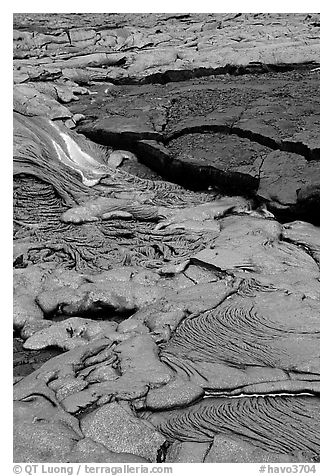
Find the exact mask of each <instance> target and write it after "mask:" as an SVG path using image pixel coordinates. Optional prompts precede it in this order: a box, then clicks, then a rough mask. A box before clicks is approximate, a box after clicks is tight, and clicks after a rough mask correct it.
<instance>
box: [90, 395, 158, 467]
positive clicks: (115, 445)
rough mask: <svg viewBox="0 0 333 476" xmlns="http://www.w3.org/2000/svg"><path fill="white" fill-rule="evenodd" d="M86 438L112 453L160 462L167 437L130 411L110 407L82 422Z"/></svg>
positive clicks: (94, 413)
mask: <svg viewBox="0 0 333 476" xmlns="http://www.w3.org/2000/svg"><path fill="white" fill-rule="evenodd" d="M81 428H82V431H83V433H84V435H85V436H87V437H90V438H92V439H93V440H94V441H96V442H98V443H102V444H103V445H104V446H106V448H108V449H109V450H111V451H115V452H117V453H119V452H125V453H132V454H136V455H138V456H141V457H143V458H147V459H148V460H149V461H156V459H157V452H158V450H159V448H160V447H161V446H162V444H163V443H164V441H165V439H164V437H163V436H162V435H161V434H160V433H159V432H157V431H156V430H155V429H154V427H153V426H152V425H149V424H147V422H145V421H143V420H140V419H138V418H136V417H135V416H134V415H133V414H131V411H130V409H126V407H123V406H121V405H120V404H118V403H109V404H107V405H104V406H103V408H101V409H99V410H96V411H94V412H92V413H90V414H89V415H88V416H86V417H84V418H83V419H82V420H81Z"/></svg>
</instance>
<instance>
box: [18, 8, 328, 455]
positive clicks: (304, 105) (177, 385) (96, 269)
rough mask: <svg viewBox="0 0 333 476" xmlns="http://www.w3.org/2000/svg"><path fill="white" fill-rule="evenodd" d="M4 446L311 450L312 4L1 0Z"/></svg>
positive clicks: (314, 370)
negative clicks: (5, 11)
mask: <svg viewBox="0 0 333 476" xmlns="http://www.w3.org/2000/svg"><path fill="white" fill-rule="evenodd" d="M13 29H14V36H13V58H14V59H13V68H14V74H13V80H14V85H13V94H14V101H13V104H14V111H13V115H14V119H13V124H14V129H13V130H14V138H13V143H14V147H13V157H14V165H13V172H14V177H13V194H14V198H13V218H14V220H13V234H14V245H13V268H14V291H13V293H14V294H13V296H14V310H13V326H14V339H13V347H14V382H13V383H14V387H13V389H14V461H15V462H19V463H21V462H35V463H42V462H53V463H81V462H91V463H94V462H95V463H119V462H123V463H127V462H128V463H139V462H146V463H242V462H247V463H260V462H269V463H270V462H271V463H291V462H296V463H303V462H305V463H315V462H318V461H319V460H320V446H319V395H320V387H319V385H320V373H319V331H320V329H319V327H320V326H319V278H320V272H319V264H320V246H319V244H320V240H319V224H320V223H319V206H320V203H319V200H320V184H319V160H320V142H319V132H320V131H319V125H320V117H319V71H320V69H319V68H320V64H319V36H320V19H319V15H318V14H309V13H304V14H301V13H297V14H291V13H281V14H277V13H274V14H273V13H272V14H270V13H262V14H261V13H254V14H250V13H246V14H245V13H235V14H230V13H228V14H222V13H218V14H213V13H212V14H208V13H207V14H202V13H200V14H199V13H189V14H184V13H182V14H180V13H179V14H176V13H175V14H169V13H165V14H162V13H161V14H155V13H154V14H153V13H147V14H141V13H133V14H125V13H119V14H109V13H101V14H96V13H91V14H78V13H77V14H75V13H73V14H65V13H64V14H60V13H59V14H56V13H55V14H50V13H47V14H27V13H25V14H23V13H22V14H14V16H13Z"/></svg>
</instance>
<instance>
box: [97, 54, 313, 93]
mask: <svg viewBox="0 0 333 476" xmlns="http://www.w3.org/2000/svg"><path fill="white" fill-rule="evenodd" d="M124 53H126V52H124ZM317 67H319V63H316V62H306V63H290V64H285V63H282V64H264V63H253V64H251V63H250V64H248V65H246V66H237V65H226V66H219V67H217V68H212V67H211V68H209V67H197V68H195V67H194V68H191V69H179V70H176V69H171V70H167V71H164V72H161V73H153V74H150V75H147V76H145V77H141V78H134V77H124V78H112V82H113V84H115V85H117V86H126V85H135V84H162V85H164V84H168V83H173V82H182V81H188V80H191V79H195V78H202V77H206V76H221V75H230V76H243V75H247V74H265V73H281V72H282V73H284V72H288V71H295V70H296V71H307V70H311V69H313V68H317ZM96 82H110V78H107V77H106V78H105V79H101V80H99V81H98V80H96Z"/></svg>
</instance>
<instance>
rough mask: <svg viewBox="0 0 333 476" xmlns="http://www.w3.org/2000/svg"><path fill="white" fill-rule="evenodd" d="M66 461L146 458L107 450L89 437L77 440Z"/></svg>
mask: <svg viewBox="0 0 333 476" xmlns="http://www.w3.org/2000/svg"><path fill="white" fill-rule="evenodd" d="M67 462H68V463H111V464H114V463H148V460H147V459H145V458H142V457H141V456H137V455H134V454H130V453H115V452H113V451H109V450H108V449H107V448H106V447H105V446H104V445H102V444H101V443H97V442H96V441H94V440H92V439H91V438H82V440H80V441H78V442H77V443H76V445H75V446H74V448H73V449H72V451H71V452H70V454H69V456H68V457H67Z"/></svg>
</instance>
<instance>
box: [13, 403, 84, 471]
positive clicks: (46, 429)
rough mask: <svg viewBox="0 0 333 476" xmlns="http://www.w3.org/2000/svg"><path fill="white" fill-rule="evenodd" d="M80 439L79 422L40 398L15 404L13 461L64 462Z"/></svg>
mask: <svg viewBox="0 0 333 476" xmlns="http://www.w3.org/2000/svg"><path fill="white" fill-rule="evenodd" d="M81 437H82V433H81V431H80V429H79V423H78V421H77V420H76V419H75V418H74V417H72V416H70V415H68V414H66V412H64V410H62V409H61V408H59V406H56V405H54V404H53V402H50V401H49V399H47V398H45V397H43V395H38V394H37V395H31V396H28V397H26V398H25V399H22V400H21V401H18V402H14V461H15V462H18V463H21V462H38V463H42V462H49V463H50V462H52V463H59V462H62V461H65V460H66V457H67V455H68V454H69V453H70V451H71V450H72V449H73V447H74V445H75V443H76V442H77V441H78V440H79V439H80V438H81Z"/></svg>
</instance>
